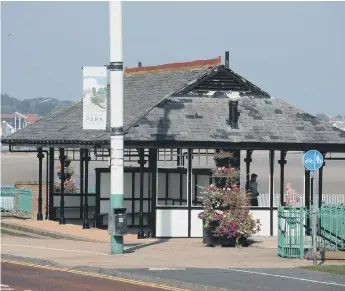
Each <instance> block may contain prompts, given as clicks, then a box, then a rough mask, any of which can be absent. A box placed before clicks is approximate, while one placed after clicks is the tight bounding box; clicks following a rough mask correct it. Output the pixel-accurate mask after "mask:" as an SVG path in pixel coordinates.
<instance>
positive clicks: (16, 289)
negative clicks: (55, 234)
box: [0, 262, 186, 291]
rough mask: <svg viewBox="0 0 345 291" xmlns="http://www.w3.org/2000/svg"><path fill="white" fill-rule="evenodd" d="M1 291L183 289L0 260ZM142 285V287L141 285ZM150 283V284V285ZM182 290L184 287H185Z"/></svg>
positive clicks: (143, 290)
mask: <svg viewBox="0 0 345 291" xmlns="http://www.w3.org/2000/svg"><path fill="white" fill-rule="evenodd" d="M1 271H2V272H1V288H0V290H1V291H45V290H46V291H86V290H97V291H113V290H116V291H157V290H174V291H182V290H184V289H181V288H176V287H171V288H168V287H167V288H155V287H150V286H149V285H150V284H148V283H142V285H140V284H139V283H140V282H137V283H138V284H134V283H128V282H126V281H131V280H126V279H121V278H116V277H113V278H114V279H107V278H101V276H102V275H96V276H97V277H95V276H87V275H82V274H75V273H70V272H62V271H59V270H50V269H44V268H38V267H30V266H26V265H20V264H12V263H6V262H2V263H1ZM144 285H146V286H144ZM152 285H154V284H152ZM185 291H186V290H185Z"/></svg>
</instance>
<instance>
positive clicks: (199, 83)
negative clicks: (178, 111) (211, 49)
mask: <svg viewBox="0 0 345 291" xmlns="http://www.w3.org/2000/svg"><path fill="white" fill-rule="evenodd" d="M230 91H238V92H242V93H247V94H250V95H251V96H255V97H256V98H271V96H270V95H269V94H268V93H267V92H265V91H263V90H261V89H260V88H259V87H257V86H256V85H254V84H253V83H251V82H250V81H248V80H247V79H245V78H244V77H242V76H240V75H239V74H237V73H235V72H234V71H233V70H231V69H229V68H227V67H225V66H224V65H218V66H216V67H215V68H213V69H212V70H209V71H207V72H205V73H204V74H202V75H200V76H199V77H198V78H196V79H195V80H193V81H191V82H190V83H189V84H188V85H187V86H185V87H184V88H181V89H180V90H178V91H177V92H175V93H174V96H205V94H207V93H208V92H212V93H213V94H214V93H216V94H215V95H213V94H209V96H210V97H217V93H218V92H230Z"/></svg>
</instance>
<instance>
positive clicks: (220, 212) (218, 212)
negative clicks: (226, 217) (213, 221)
mask: <svg viewBox="0 0 345 291" xmlns="http://www.w3.org/2000/svg"><path fill="white" fill-rule="evenodd" d="M216 213H217V214H219V215H223V214H224V212H223V211H221V210H216Z"/></svg>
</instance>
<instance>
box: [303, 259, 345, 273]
mask: <svg viewBox="0 0 345 291" xmlns="http://www.w3.org/2000/svg"><path fill="white" fill-rule="evenodd" d="M301 268H302V269H306V270H310V271H318V272H325V273H330V274H338V275H345V262H344V264H342V265H321V266H305V267H301Z"/></svg>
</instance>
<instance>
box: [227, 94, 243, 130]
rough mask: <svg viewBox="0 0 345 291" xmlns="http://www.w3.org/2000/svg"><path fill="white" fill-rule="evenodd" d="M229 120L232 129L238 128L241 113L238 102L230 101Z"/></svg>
mask: <svg viewBox="0 0 345 291" xmlns="http://www.w3.org/2000/svg"><path fill="white" fill-rule="evenodd" d="M228 104H229V119H228V124H229V125H230V126H231V128H238V118H239V116H240V113H239V112H238V100H235V99H230V100H229V102H228Z"/></svg>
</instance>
